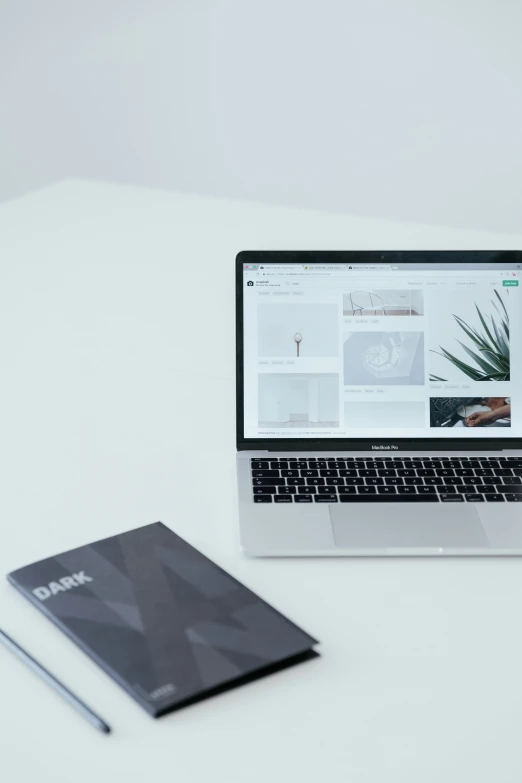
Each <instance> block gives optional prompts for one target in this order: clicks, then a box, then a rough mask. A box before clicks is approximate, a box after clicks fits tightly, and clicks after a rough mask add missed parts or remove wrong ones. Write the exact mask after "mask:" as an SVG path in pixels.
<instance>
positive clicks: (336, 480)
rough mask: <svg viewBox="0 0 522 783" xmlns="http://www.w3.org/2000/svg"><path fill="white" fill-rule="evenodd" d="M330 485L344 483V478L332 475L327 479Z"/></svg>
mask: <svg viewBox="0 0 522 783" xmlns="http://www.w3.org/2000/svg"><path fill="white" fill-rule="evenodd" d="M325 481H326V483H327V484H328V486H329V487H337V486H339V485H340V484H344V479H343V478H340V477H339V476H332V478H327V479H325Z"/></svg>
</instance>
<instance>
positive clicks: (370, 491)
mask: <svg viewBox="0 0 522 783" xmlns="http://www.w3.org/2000/svg"><path fill="white" fill-rule="evenodd" d="M379 489H381V487H379ZM357 491H358V493H359V494H360V495H375V487H359V488H358V490H357Z"/></svg>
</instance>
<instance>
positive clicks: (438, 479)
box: [424, 476, 444, 487]
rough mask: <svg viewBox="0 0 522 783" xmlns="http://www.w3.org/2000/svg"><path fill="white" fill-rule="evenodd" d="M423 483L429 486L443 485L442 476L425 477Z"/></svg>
mask: <svg viewBox="0 0 522 783" xmlns="http://www.w3.org/2000/svg"><path fill="white" fill-rule="evenodd" d="M424 483H425V484H428V485H429V486H430V487H431V486H437V484H440V485H442V484H444V479H443V477H442V476H426V478H425V479H424Z"/></svg>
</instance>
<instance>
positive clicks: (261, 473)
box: [252, 470, 279, 478]
mask: <svg viewBox="0 0 522 783" xmlns="http://www.w3.org/2000/svg"><path fill="white" fill-rule="evenodd" d="M278 476H279V471H278V470H253V471H252V478H275V477H278Z"/></svg>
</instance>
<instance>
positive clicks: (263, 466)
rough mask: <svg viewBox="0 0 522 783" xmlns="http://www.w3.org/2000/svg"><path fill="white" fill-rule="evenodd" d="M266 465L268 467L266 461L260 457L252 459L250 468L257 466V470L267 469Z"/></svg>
mask: <svg viewBox="0 0 522 783" xmlns="http://www.w3.org/2000/svg"><path fill="white" fill-rule="evenodd" d="M268 467H269V465H268V462H265V460H261V459H255V460H254V459H253V460H252V469H254V468H258V469H259V470H265V469H268Z"/></svg>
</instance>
